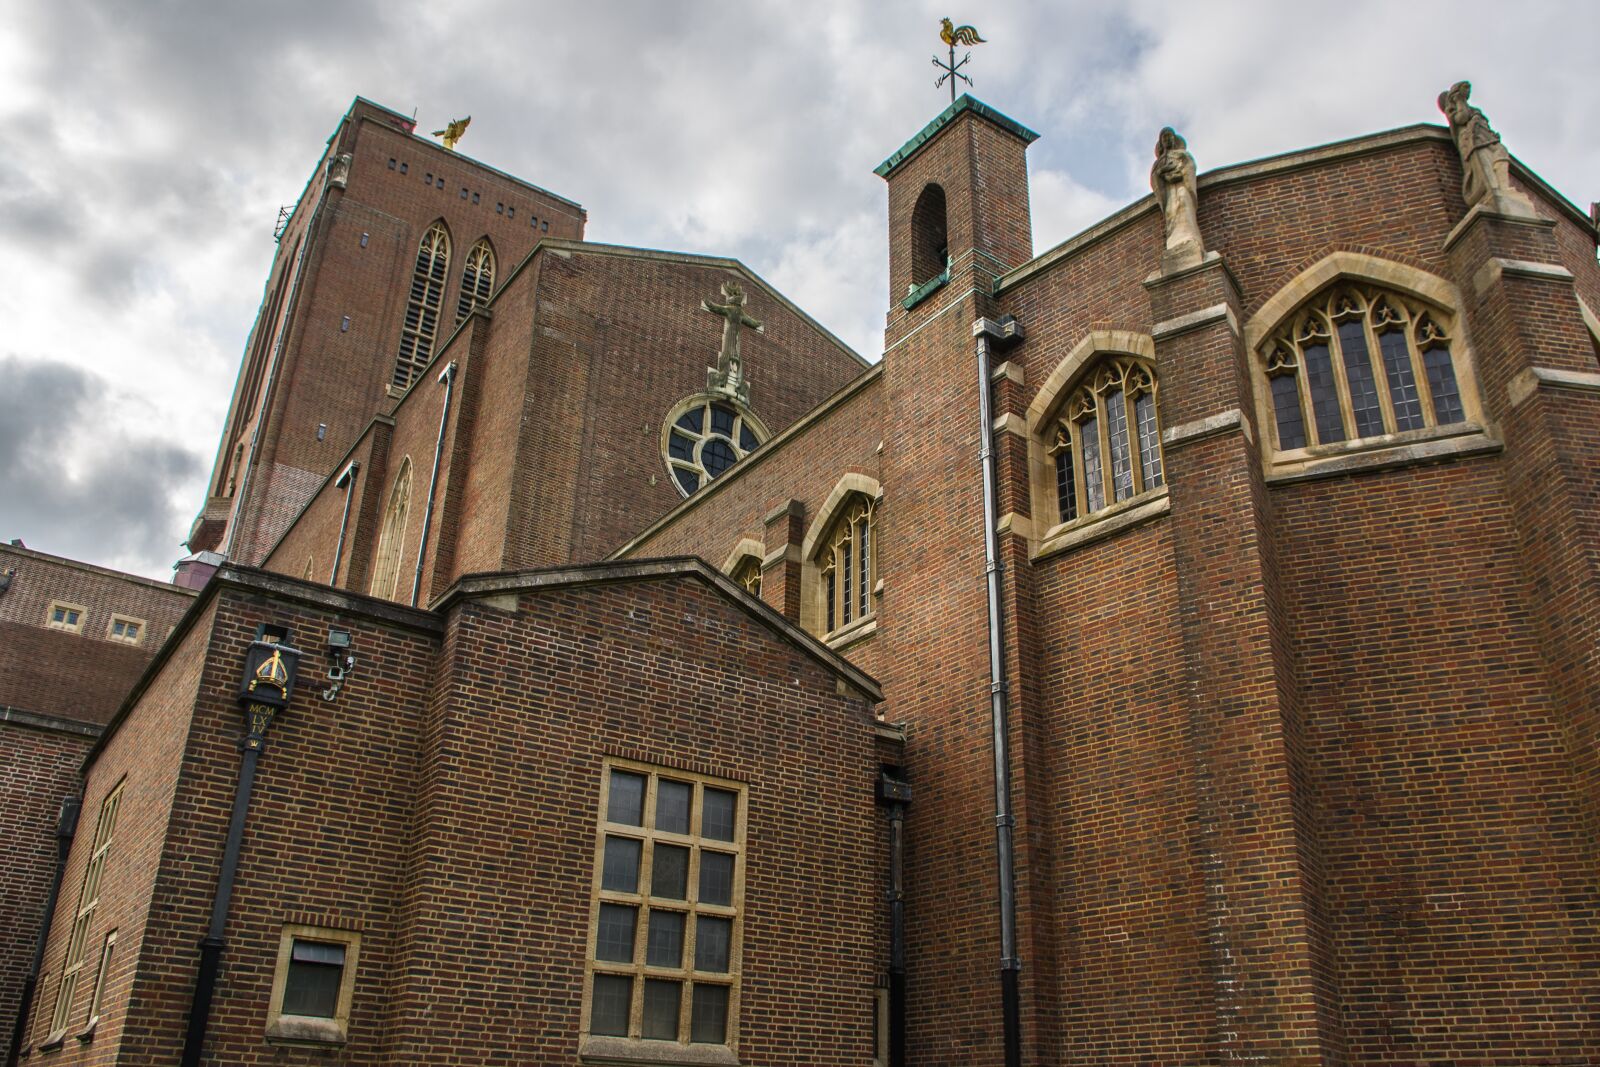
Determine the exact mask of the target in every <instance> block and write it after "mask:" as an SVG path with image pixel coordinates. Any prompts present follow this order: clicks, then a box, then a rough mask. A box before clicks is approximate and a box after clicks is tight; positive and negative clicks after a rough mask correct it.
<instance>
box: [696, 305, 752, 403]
mask: <svg viewBox="0 0 1600 1067" xmlns="http://www.w3.org/2000/svg"><path fill="white" fill-rule="evenodd" d="M722 299H723V301H724V303H721V304H714V303H712V302H711V301H709V300H702V301H700V307H701V309H702V310H704V311H709V312H711V314H713V315H720V316H722V320H723V322H722V351H721V352H720V353H718V355H717V365H716V366H715V367H707V368H706V388H707V389H709V390H711V391H712V392H714V393H724V394H726V395H728V396H731V397H733V398H735V399H736V400H738V401H739V402H740V403H741V404H748V403H749V402H750V383H749V382H747V381H745V378H744V360H743V358H742V357H741V356H740V354H739V331H740V330H741V329H742V328H744V327H746V326H748V327H750V329H752V330H754V331H755V332H756V333H766V332H767V328H766V326H764V325H763V324H762V323H760V322H758V321H757V320H755V319H753V318H751V317H750V316H749V315H746V314H745V311H744V301H745V295H744V287H743V286H741V285H740V284H739V283H738V282H736V281H726V282H723V283H722Z"/></svg>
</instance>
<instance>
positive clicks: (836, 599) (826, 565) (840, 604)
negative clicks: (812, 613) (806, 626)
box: [816, 493, 878, 633]
mask: <svg viewBox="0 0 1600 1067" xmlns="http://www.w3.org/2000/svg"><path fill="white" fill-rule="evenodd" d="M877 510H878V502H877V501H876V500H875V499H872V498H870V497H867V496H865V495H863V494H859V493H858V494H855V495H852V496H851V497H850V498H849V499H848V500H847V501H846V502H845V505H844V507H843V508H841V509H840V510H839V514H838V517H837V518H835V519H834V520H833V525H831V526H830V527H828V532H827V533H826V534H824V535H823V537H822V542H821V546H820V547H819V549H818V551H817V557H816V559H817V574H818V577H819V579H820V583H819V586H820V595H821V597H822V621H823V626H824V628H825V629H824V632H826V633H832V632H834V631H835V630H840V629H843V628H844V627H846V626H849V625H850V624H851V623H853V622H857V621H859V620H861V619H864V618H866V617H867V616H868V615H870V614H872V610H873V608H872V583H873V581H874V580H875V579H876V576H877V570H878V568H877V564H876V560H877V536H876V529H875V526H876V518H877Z"/></svg>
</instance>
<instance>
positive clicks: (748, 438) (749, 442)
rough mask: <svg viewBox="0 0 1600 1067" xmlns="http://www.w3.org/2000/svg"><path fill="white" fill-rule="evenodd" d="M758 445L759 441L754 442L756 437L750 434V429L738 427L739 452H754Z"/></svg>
mask: <svg viewBox="0 0 1600 1067" xmlns="http://www.w3.org/2000/svg"><path fill="white" fill-rule="evenodd" d="M760 443H761V442H760V441H757V440H756V435H755V434H754V433H752V432H750V427H748V426H740V427H739V448H740V449H741V450H743V451H745V452H754V451H755V448H756V445H758V444H760Z"/></svg>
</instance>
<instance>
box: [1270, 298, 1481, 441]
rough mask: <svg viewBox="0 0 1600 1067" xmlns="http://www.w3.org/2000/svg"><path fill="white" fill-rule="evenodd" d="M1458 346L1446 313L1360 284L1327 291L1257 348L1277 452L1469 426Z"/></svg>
mask: <svg viewBox="0 0 1600 1067" xmlns="http://www.w3.org/2000/svg"><path fill="white" fill-rule="evenodd" d="M1458 349H1459V346H1458V345H1457V344H1456V343H1455V340H1454V322H1453V320H1452V318H1451V317H1450V316H1449V315H1448V313H1446V312H1445V311H1444V310H1443V309H1442V308H1438V307H1434V306H1431V305H1430V304H1428V303H1427V302H1425V301H1423V300H1420V299H1418V298H1415V297H1411V296H1407V295H1402V294H1401V293H1399V292H1396V291H1393V290H1389V289H1385V288H1380V287H1378V286H1374V285H1367V284H1362V283H1357V282H1348V281H1345V282H1341V283H1339V284H1336V285H1334V286H1332V287H1330V288H1328V289H1325V290H1324V291H1323V292H1321V293H1319V294H1317V295H1316V296H1315V297H1313V298H1312V299H1311V300H1310V301H1308V302H1307V303H1306V304H1305V305H1304V306H1302V307H1301V308H1300V309H1299V310H1298V311H1297V312H1295V313H1294V314H1293V315H1292V316H1290V317H1289V318H1288V320H1287V321H1286V322H1285V323H1284V324H1283V325H1282V326H1281V327H1279V329H1277V330H1276V331H1275V332H1274V333H1273V334H1272V335H1271V336H1269V337H1268V338H1267V340H1266V341H1265V342H1264V343H1263V344H1262V345H1261V346H1260V348H1259V350H1258V357H1259V360H1260V364H1259V366H1260V369H1261V370H1262V372H1263V373H1264V374H1265V375H1266V380H1267V391H1268V394H1269V395H1270V398H1271V407H1272V415H1273V422H1274V432H1275V434H1276V440H1277V447H1278V449H1279V450H1280V451H1293V450H1296V449H1307V448H1315V447H1318V446H1327V445H1338V444H1343V443H1345V442H1350V441H1359V440H1362V439H1365V438H1373V437H1381V436H1384V435H1387V434H1395V433H1404V432H1406V431H1409V430H1423V429H1428V428H1432V427H1441V426H1450V425H1454V424H1457V423H1463V422H1466V421H1467V419H1468V411H1467V401H1466V399H1465V398H1464V396H1463V392H1462V387H1461V379H1462V375H1461V373H1460V372H1459V370H1458V368H1457V366H1456V354H1455V352H1456V350H1458ZM1308 416H1309V417H1308Z"/></svg>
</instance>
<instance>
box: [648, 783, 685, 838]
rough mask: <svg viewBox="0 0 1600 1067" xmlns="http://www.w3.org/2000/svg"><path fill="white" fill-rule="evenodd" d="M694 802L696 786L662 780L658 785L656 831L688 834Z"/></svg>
mask: <svg viewBox="0 0 1600 1067" xmlns="http://www.w3.org/2000/svg"><path fill="white" fill-rule="evenodd" d="M693 801H694V786H692V785H690V784H689V783H688V782H673V781H669V780H668V779H665V778H663V779H661V781H660V782H659V783H658V784H657V785H656V829H657V830H665V831H667V832H668V833H673V834H686V833H688V832H689V805H690V804H691V803H693Z"/></svg>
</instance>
